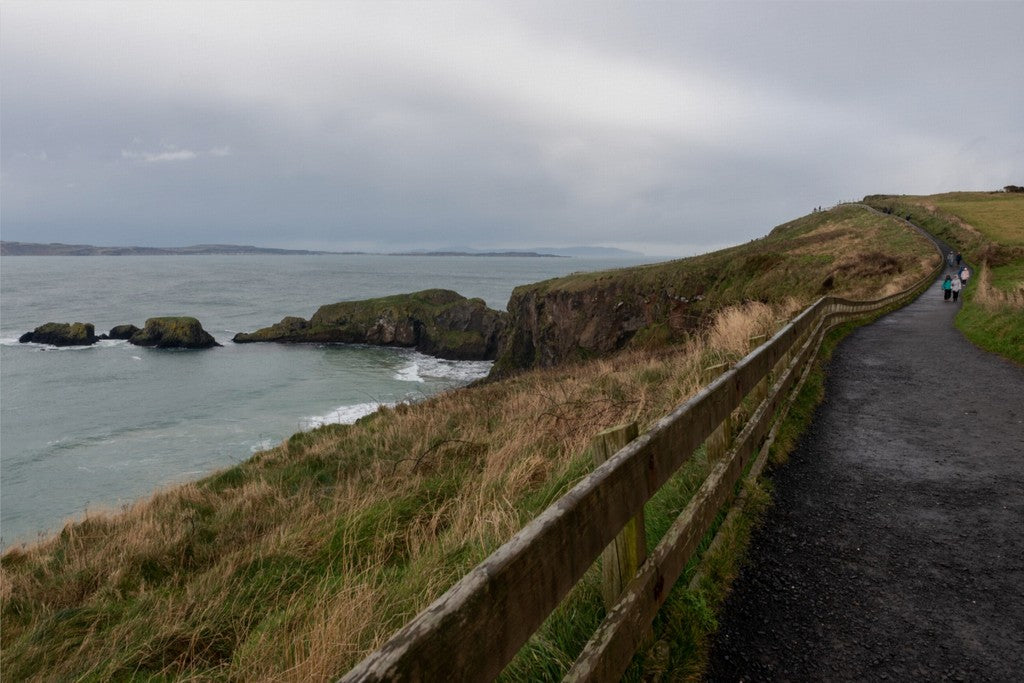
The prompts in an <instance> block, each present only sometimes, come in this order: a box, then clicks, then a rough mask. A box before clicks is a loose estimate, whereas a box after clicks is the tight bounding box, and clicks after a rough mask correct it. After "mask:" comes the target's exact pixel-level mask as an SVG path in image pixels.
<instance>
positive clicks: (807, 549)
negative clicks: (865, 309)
mask: <svg viewBox="0 0 1024 683" xmlns="http://www.w3.org/2000/svg"><path fill="white" fill-rule="evenodd" d="M940 281H941V279H940ZM940 281H937V282H936V283H935V284H934V285H933V286H932V287H931V288H930V289H929V290H928V291H926V292H925V293H924V294H923V295H922V296H921V297H920V298H919V299H917V300H916V301H915V302H913V303H912V304H910V305H909V306H907V307H905V308H903V309H900V310H898V311H895V312H893V313H890V314H888V315H887V316H885V317H883V318H880V319H879V320H877V321H876V322H874V323H873V324H871V325H867V326H865V327H861V328H859V329H857V330H856V331H854V332H853V333H852V334H851V335H850V336H849V337H847V338H846V339H844V340H843V341H842V342H841V343H840V345H839V347H838V348H837V349H836V352H835V354H834V355H833V357H832V360H831V361H830V362H829V367H828V368H827V379H826V387H825V400H824V401H823V402H822V403H821V405H819V406H818V409H817V411H816V413H815V416H814V419H813V421H812V424H811V426H810V427H809V428H808V430H807V432H806V433H805V434H804V435H803V437H802V439H801V441H800V443H799V444H798V446H797V447H796V449H795V450H794V452H793V453H792V454H791V457H790V461H789V463H788V464H786V465H785V466H784V467H781V468H779V469H778V470H776V471H775V472H774V474H773V476H772V480H773V482H774V500H775V503H774V505H773V507H772V508H771V509H770V510H769V511H768V513H767V515H766V519H765V523H764V526H763V527H762V528H760V529H759V531H758V532H757V533H755V535H754V538H753V539H752V542H751V547H750V550H749V556H748V564H747V565H746V566H745V567H744V569H743V570H742V571H741V572H740V575H739V577H738V578H737V580H736V581H735V583H734V585H733V591H732V593H731V595H730V596H729V598H728V600H727V602H726V606H725V609H724V613H723V615H722V617H721V619H720V628H719V631H718V634H717V636H716V640H715V642H714V644H713V647H712V652H711V660H710V665H709V668H708V673H707V680H710V681H739V680H745V681H764V680H794V681H811V680H815V681H817V680H868V681H877V680H900V681H902V680H929V681H931V680H968V681H989V680H990V681H1021V680H1024V369H1022V368H1020V367H1017V366H1015V365H1013V364H1012V363H1010V362H1009V361H1006V360H1003V359H1002V358H1000V357H998V356H995V355H993V354H989V353H987V352H984V351H981V350H980V349H977V348H976V347H974V346H973V345H971V343H970V342H968V341H967V340H966V339H965V338H964V337H963V336H962V335H961V334H960V332H959V331H957V330H956V328H955V327H954V326H953V317H954V315H955V314H956V312H957V310H958V309H959V306H960V305H961V303H956V304H954V303H952V302H945V301H943V298H942V292H941V290H940Z"/></svg>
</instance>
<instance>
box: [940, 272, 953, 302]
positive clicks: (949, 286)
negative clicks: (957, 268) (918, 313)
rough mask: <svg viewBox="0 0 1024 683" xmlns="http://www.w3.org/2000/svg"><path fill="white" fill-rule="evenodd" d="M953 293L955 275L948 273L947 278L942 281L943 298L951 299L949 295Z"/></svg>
mask: <svg viewBox="0 0 1024 683" xmlns="http://www.w3.org/2000/svg"><path fill="white" fill-rule="evenodd" d="M952 294H953V277H952V276H951V275H947V276H946V279H945V280H943V281H942V299H943V300H944V301H949V297H950V296H952Z"/></svg>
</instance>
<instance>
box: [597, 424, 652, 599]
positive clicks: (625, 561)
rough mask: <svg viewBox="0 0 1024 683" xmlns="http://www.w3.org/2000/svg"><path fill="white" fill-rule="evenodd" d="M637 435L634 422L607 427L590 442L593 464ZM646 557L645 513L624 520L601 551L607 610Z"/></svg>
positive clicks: (598, 462) (602, 584) (637, 429)
mask: <svg viewBox="0 0 1024 683" xmlns="http://www.w3.org/2000/svg"><path fill="white" fill-rule="evenodd" d="M639 435H640V428H639V426H638V425H637V423H636V422H631V423H629V424H627V425H620V426H618V427H612V428H611V429H606V430H604V431H603V432H601V433H600V434H598V435H597V436H595V437H594V440H593V441H591V443H590V452H591V453H592V454H593V457H594V467H597V466H598V465H600V464H601V463H603V462H604V461H605V460H607V459H608V458H610V457H612V456H613V455H615V454H616V453H617V452H618V451H619V450H620V449H621V448H622V447H623V446H625V445H626V444H628V443H629V442H630V441H632V440H633V439H635V438H636V437H637V436H639ZM646 559H647V532H646V530H645V528H644V512H643V510H642V509H641V510H640V513H639V514H638V515H637V516H636V517H634V518H633V519H631V520H629V521H628V522H626V526H624V527H623V528H622V531H620V532H619V535H618V536H616V537H615V540H613V541H612V542H611V543H609V544H608V547H607V548H605V549H604V552H602V553H601V577H602V581H601V596H602V597H603V598H604V606H605V608H607V609H610V608H611V606H612V605H614V604H615V603H616V602H618V600H619V596H620V595H622V591H623V589H624V588H625V587H626V585H627V584H628V583H629V582H630V581H631V580H632V579H633V577H634V576H635V575H636V570H637V569H638V568H639V567H640V565H641V564H643V562H644V560H646Z"/></svg>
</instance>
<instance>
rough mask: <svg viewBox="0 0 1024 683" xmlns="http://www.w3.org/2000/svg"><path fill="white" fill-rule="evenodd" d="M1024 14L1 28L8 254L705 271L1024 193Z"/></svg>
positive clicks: (368, 14)
mask: <svg viewBox="0 0 1024 683" xmlns="http://www.w3.org/2000/svg"><path fill="white" fill-rule="evenodd" d="M1021 27H1024V2H1020V1H1015V2H1001V3H986V2H963V3H956V2H942V3H939V2H917V3H894V2H885V3H864V2H857V3H854V2H819V3H810V2H806V3H783V2H760V3H741V2H714V3H698V2H661V3H653V2H650V3H638V2H630V3H625V2H596V1H594V2H586V3H579V2H558V3H551V2H536V3H531V2H512V3H502V2H479V3H477V2H457V3H454V2H416V3H413V2H370V3H361V2H303V1H301V0H300V1H296V2H212V1H208V0H207V1H203V2H174V1H169V2H145V1H142V0H139V1H133V2H102V3H100V2H88V1H84V0H82V1H78V2H41V1H39V0H34V1H32V2H20V1H11V0H3V1H2V2H0V236H2V238H3V239H5V240H17V241H32V242H66V243H78V244H97V245H143V246H184V245H189V244H197V243H230V244H254V245H258V246H267V247H285V248H302V249H327V250H366V251H389V250H395V249H422V248H426V249H433V248H446V247H452V246H459V247H473V248H484V249H491V248H496V249H500V248H535V247H561V246H573V245H595V246H612V247H620V248H627V249H633V250H638V251H642V252H645V253H647V254H650V255H666V256H676V255H688V254H693V253H699V252H704V251H709V250H712V249H716V248H719V247H722V246H726V245H730V244H737V243H740V242H745V241H747V240H750V239H753V238H756V237H759V236H762V235H764V234H766V233H767V232H769V231H770V230H771V228H772V227H774V226H775V225H778V224H780V223H783V222H786V221H788V220H791V219H793V218H797V217H799V216H802V215H804V214H806V213H809V212H810V211H811V210H812V209H813V208H814V207H817V206H830V205H833V204H835V203H837V202H841V201H850V200H856V199H859V198H861V197H863V196H864V195H866V194H874V193H886V194H931V193H937V192H945V191H951V190H996V189H1000V188H1002V187H1003V186H1005V185H1009V184H1015V185H1024V41H1021V40H1020V34H1021Z"/></svg>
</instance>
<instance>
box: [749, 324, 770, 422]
mask: <svg viewBox="0 0 1024 683" xmlns="http://www.w3.org/2000/svg"><path fill="white" fill-rule="evenodd" d="M767 338H768V335H766V334H755V335H754V336H752V337H750V339H749V340H748V350H749V351H753V350H754V349H756V348H757V347H758V346H760V345H761V344H762V343H763V342H764V340H765V339H767ZM769 374H770V373H765V375H764V377H763V378H762V379H761V381H760V382H758V383H757V386H756V387H754V390H753V391H752V392H751V394H752V395H753V397H754V405H753V407H752V408H751V410H757V406H759V405H761V401H763V400H764V399H765V397H766V396H767V395H768V379H769Z"/></svg>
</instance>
